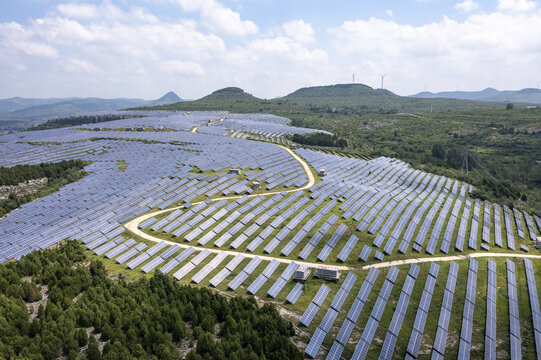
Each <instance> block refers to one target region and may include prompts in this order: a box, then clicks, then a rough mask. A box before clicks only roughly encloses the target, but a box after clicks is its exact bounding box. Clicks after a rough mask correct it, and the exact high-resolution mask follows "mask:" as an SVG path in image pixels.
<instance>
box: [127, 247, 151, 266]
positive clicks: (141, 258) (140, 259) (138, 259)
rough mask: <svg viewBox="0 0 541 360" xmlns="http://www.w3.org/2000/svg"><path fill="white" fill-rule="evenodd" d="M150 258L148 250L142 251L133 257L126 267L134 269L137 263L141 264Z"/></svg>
mask: <svg viewBox="0 0 541 360" xmlns="http://www.w3.org/2000/svg"><path fill="white" fill-rule="evenodd" d="M149 258H150V255H149V254H148V251H147V252H144V253H142V254H141V255H139V256H137V257H136V258H135V259H133V260H132V261H130V262H129V263H128V267H129V268H130V269H132V270H133V269H135V268H136V267H138V266H139V265H141V264H142V263H144V262H145V261H146V260H148V259H149Z"/></svg>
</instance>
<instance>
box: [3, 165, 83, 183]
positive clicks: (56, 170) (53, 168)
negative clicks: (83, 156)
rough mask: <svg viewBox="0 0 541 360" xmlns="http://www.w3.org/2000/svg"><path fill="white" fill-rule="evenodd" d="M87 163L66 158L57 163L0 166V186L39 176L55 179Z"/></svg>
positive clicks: (79, 168)
mask: <svg viewBox="0 0 541 360" xmlns="http://www.w3.org/2000/svg"><path fill="white" fill-rule="evenodd" d="M86 164H87V163H86V162H84V161H82V160H67V161H61V162H58V163H41V164H38V165H17V166H13V167H1V166H0V186H1V185H17V184H19V183H20V182H23V181H27V180H34V179H41V178H44V177H46V178H48V179H49V180H55V179H59V178H62V177H65V176H66V174H67V173H68V172H69V170H71V169H76V170H81V169H83V168H84V167H85V165H86Z"/></svg>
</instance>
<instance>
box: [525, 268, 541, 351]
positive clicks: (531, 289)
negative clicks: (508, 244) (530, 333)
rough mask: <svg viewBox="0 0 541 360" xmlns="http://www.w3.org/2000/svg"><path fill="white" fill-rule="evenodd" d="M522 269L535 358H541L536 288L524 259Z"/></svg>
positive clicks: (539, 318)
mask: <svg viewBox="0 0 541 360" xmlns="http://www.w3.org/2000/svg"><path fill="white" fill-rule="evenodd" d="M524 268H525V270H526V281H527V283H528V297H529V299H530V309H531V311H532V322H533V329H534V339H535V350H536V353H537V358H538V359H540V358H541V311H540V310H539V297H538V295H537V294H538V293H537V286H536V284H535V275H534V272H533V266H532V261H531V260H530V259H524Z"/></svg>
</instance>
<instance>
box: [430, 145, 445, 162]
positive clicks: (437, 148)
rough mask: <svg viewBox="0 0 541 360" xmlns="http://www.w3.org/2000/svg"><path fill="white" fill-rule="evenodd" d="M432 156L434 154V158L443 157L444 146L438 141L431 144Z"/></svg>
mask: <svg viewBox="0 0 541 360" xmlns="http://www.w3.org/2000/svg"><path fill="white" fill-rule="evenodd" d="M432 156H434V157H435V158H436V159H444V158H445V147H444V146H443V145H442V144H440V143H436V144H434V145H432Z"/></svg>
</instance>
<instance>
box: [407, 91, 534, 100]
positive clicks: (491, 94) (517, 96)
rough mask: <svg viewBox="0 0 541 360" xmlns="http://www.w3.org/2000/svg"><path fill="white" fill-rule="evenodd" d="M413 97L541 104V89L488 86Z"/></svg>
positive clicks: (424, 93) (413, 96)
mask: <svg viewBox="0 0 541 360" xmlns="http://www.w3.org/2000/svg"><path fill="white" fill-rule="evenodd" d="M410 97H412V98H423V99H426V98H446V99H461V100H481V101H493V102H522V103H532V104H541V90H540V89H532V88H527V89H522V90H516V91H515V90H504V91H500V90H497V89H493V88H486V89H484V90H481V91H443V92H438V93H431V92H427V91H423V92H420V93H418V94H415V95H411V96H410Z"/></svg>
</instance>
